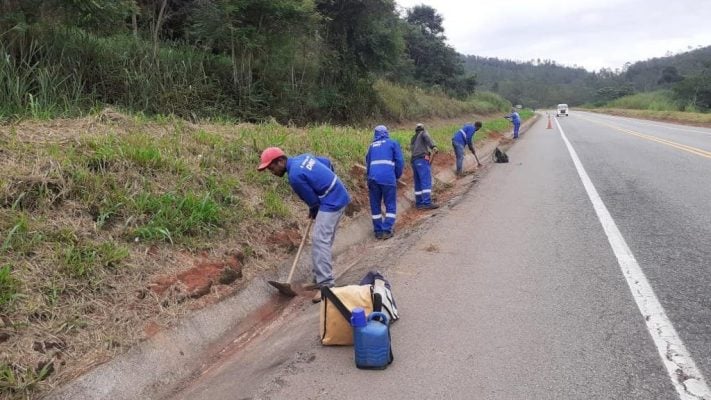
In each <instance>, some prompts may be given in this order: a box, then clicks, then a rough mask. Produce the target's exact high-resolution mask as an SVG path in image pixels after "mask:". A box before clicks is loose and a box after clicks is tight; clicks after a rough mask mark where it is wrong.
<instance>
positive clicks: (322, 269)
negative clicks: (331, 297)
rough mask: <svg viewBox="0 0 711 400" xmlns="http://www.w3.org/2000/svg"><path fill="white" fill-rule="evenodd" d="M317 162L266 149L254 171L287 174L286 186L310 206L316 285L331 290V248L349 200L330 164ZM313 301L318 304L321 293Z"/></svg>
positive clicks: (308, 157)
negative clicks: (312, 221)
mask: <svg viewBox="0 0 711 400" xmlns="http://www.w3.org/2000/svg"><path fill="white" fill-rule="evenodd" d="M319 159H320V158H317V157H315V156H313V155H311V154H301V155H298V156H294V157H287V156H286V154H285V153H284V151H283V150H281V149H280V148H278V147H269V148H267V149H266V150H264V151H263V152H262V155H261V157H260V164H259V166H258V167H257V170H259V171H264V170H265V169H268V170H269V172H271V173H272V174H274V175H276V176H280V177H281V176H284V174H288V175H289V185H291V188H292V189H293V190H294V192H296V194H297V195H298V196H299V198H300V199H301V200H302V201H303V202H304V203H306V205H307V206H308V207H309V218H311V219H313V220H314V227H313V231H312V234H311V244H312V246H311V258H312V262H313V273H314V277H315V281H316V285H317V286H318V287H323V286H328V287H333V286H334V285H335V281H334V277H333V263H332V247H333V242H334V240H335V239H336V228H337V227H338V223H339V222H340V220H341V217H342V216H343V213H344V211H345V209H346V206H347V205H348V204H349V203H350V202H351V197H350V195H349V194H348V190H346V187H345V186H344V185H343V182H341V180H340V179H339V178H338V176H336V174H335V173H334V172H333V168H332V166H331V165H330V161H329V160H328V159H320V160H319ZM313 301H314V302H315V303H317V302H319V301H321V293H320V292H318V293H316V296H315V297H314V298H313Z"/></svg>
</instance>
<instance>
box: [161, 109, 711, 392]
mask: <svg viewBox="0 0 711 400" xmlns="http://www.w3.org/2000/svg"><path fill="white" fill-rule="evenodd" d="M554 120H555V118H554ZM557 120H558V122H554V123H553V129H546V122H547V121H546V119H545V118H544V119H542V120H541V121H539V122H538V123H537V124H536V125H535V126H533V127H532V128H531V129H530V130H529V131H528V132H527V133H526V134H525V135H524V136H523V137H522V139H520V140H519V141H518V142H517V143H516V144H515V145H514V146H513V147H512V148H511V149H510V150H509V156H510V160H511V162H510V163H509V164H497V165H490V166H488V167H487V171H486V172H485V173H484V174H483V175H482V176H481V177H480V179H479V181H478V182H477V183H476V184H474V185H473V186H472V187H471V190H469V191H468V192H467V193H466V194H465V195H463V196H462V197H461V198H459V199H458V201H456V202H453V203H452V204H451V206H450V207H447V208H444V209H441V210H440V211H438V212H436V213H435V215H433V216H432V217H431V218H430V219H428V220H427V223H424V224H421V226H420V227H419V228H417V229H415V230H413V231H412V232H409V233H408V234H401V235H398V236H396V238H394V239H392V240H389V241H387V242H375V241H373V242H371V243H368V244H366V245H364V246H362V247H359V248H354V249H352V251H351V252H350V253H349V254H346V255H344V256H343V258H341V259H339V260H338V262H349V259H348V257H350V259H353V260H355V261H354V263H355V266H354V268H352V270H351V272H349V273H348V274H347V275H346V276H343V277H341V278H339V283H340V284H349V283H355V282H356V281H357V280H358V278H359V276H360V275H362V273H363V271H365V270H367V269H369V268H371V267H374V266H378V267H379V268H380V269H381V270H382V271H384V272H385V274H386V276H387V277H388V278H389V279H390V280H391V281H392V283H393V293H394V294H395V296H396V300H397V301H398V304H399V306H400V311H401V314H402V319H401V320H400V321H398V322H397V323H396V324H395V325H393V327H392V337H393V350H394V353H395V362H394V363H393V364H392V365H391V366H390V367H389V368H388V369H387V370H385V371H362V370H358V369H356V368H355V366H354V363H353V350H352V348H351V347H321V346H320V345H319V344H318V339H317V331H318V328H317V321H318V306H313V305H311V304H310V303H309V302H308V301H307V299H296V300H293V301H292V302H291V303H289V304H288V305H287V306H286V312H285V313H284V314H283V315H282V317H281V318H280V319H279V320H278V321H274V322H272V323H269V324H265V325H264V326H263V327H262V329H261V330H260V331H259V332H258V334H255V335H253V336H252V337H250V338H248V339H245V338H243V339H242V340H240V341H238V342H236V343H235V344H234V345H233V346H231V347H228V348H226V349H225V352H224V355H223V356H222V357H221V358H219V359H217V360H214V362H212V363H209V365H206V366H205V369H204V371H203V373H202V374H201V376H198V377H196V378H195V379H193V380H191V381H190V382H185V384H184V385H183V386H182V387H181V388H180V390H178V391H176V392H175V393H173V394H171V395H170V396H169V397H170V398H178V399H248V398H249V399H358V398H388V399H645V400H646V399H679V398H682V399H694V398H704V397H706V398H707V400H711V393H709V392H708V385H707V384H706V383H705V382H704V377H703V376H706V377H707V378H708V377H711V211H710V210H709V208H710V207H711V174H710V173H709V171H711V130H708V129H701V128H689V127H681V126H675V125H670V124H661V123H652V122H648V121H636V120H633V119H624V118H615V117H609V116H600V115H595V114H588V113H581V112H575V111H573V112H572V113H571V114H570V116H569V117H560V118H558V119H557ZM561 131H562V132H561ZM566 139H567V141H568V142H569V143H570V146H571V147H572V149H574V152H575V154H577V155H576V156H575V157H577V158H578V160H579V166H578V167H582V168H583V169H584V171H585V173H584V174H581V173H579V169H578V168H576V165H575V162H574V159H575V157H574V156H572V155H571V152H570V151H569V150H568V147H567V145H566ZM583 175H585V176H587V177H589V182H590V184H591V185H592V186H593V187H594V189H593V190H594V191H595V192H596V193H597V194H598V195H599V198H598V200H597V201H594V196H592V197H591V195H590V194H589V193H590V188H589V187H585V186H584V184H583V182H584V181H583V178H581V176H583ZM591 199H593V200H591ZM601 205H602V207H603V208H604V209H605V210H606V211H605V212H609V214H605V212H603V213H602V214H605V215H607V217H608V218H609V220H606V219H605V218H604V215H603V217H600V215H601V211H600V206H601ZM596 207H597V208H596ZM610 221H612V222H610ZM613 228H614V229H613ZM615 234H618V235H619V236H615ZM611 235H612V236H611ZM620 249H622V250H620ZM621 251H622V252H623V253H624V251H627V252H628V253H624V254H621V253H620V252H621ZM635 268H637V270H635ZM645 282H648V283H649V286H648V287H646V286H644V285H645ZM645 290H647V291H646V292H645ZM650 293H651V294H650ZM645 296H646V297H645ZM640 298H641V300H640ZM638 304H641V305H639V306H638ZM660 346H661V347H660ZM689 378H691V379H689ZM687 379H689V380H687ZM706 382H708V380H706ZM685 385H689V386H690V388H687V387H685ZM687 389H688V390H687ZM689 391H691V392H694V393H696V396H694V395H692V394H690V393H689Z"/></svg>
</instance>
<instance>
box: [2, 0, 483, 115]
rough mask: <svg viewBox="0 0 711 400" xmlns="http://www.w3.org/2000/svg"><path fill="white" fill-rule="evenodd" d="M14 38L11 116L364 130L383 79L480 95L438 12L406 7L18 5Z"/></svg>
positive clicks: (209, 1) (11, 1)
mask: <svg viewBox="0 0 711 400" xmlns="http://www.w3.org/2000/svg"><path fill="white" fill-rule="evenodd" d="M0 35H1V36H0V39H1V41H0V67H1V68H0V82H2V84H1V85H0V116H1V115H5V116H8V115H9V116H13V115H14V116H17V115H19V116H22V115H24V114H27V113H30V115H32V116H47V117H51V116H54V115H73V114H77V113H81V112H84V111H86V110H88V109H91V108H92V107H97V106H99V105H105V104H109V105H116V106H120V107H122V108H124V109H127V110H129V111H140V112H145V113H149V114H150V113H158V114H175V115H179V116H182V117H186V118H199V117H227V118H236V119H239V120H246V121H260V120H265V119H269V118H275V119H277V120H278V121H280V122H292V121H293V122H302V123H305V122H314V121H357V120H359V119H361V118H364V117H368V116H373V115H377V114H378V112H379V104H378V102H379V99H378V98H377V96H376V95H375V90H374V84H375V83H376V82H377V81H378V80H382V79H386V80H388V81H389V82H392V83H395V84H398V85H409V86H411V87H413V88H414V87H418V88H420V89H425V90H428V91H431V92H435V93H439V94H442V95H448V96H450V97H454V98H458V99H466V98H467V97H468V96H469V95H471V94H472V93H473V92H474V90H475V86H476V81H475V79H474V77H473V76H472V75H471V74H467V73H466V71H465V70H464V67H463V61H462V59H461V57H460V56H459V54H458V53H457V52H456V51H455V50H454V49H453V48H452V47H450V46H449V45H447V44H446V43H445V40H446V36H445V34H444V28H443V27H442V17H441V16H440V15H439V14H438V13H437V12H436V10H434V9H433V8H431V7H428V6H417V7H414V8H411V9H408V10H405V11H404V12H403V11H401V10H398V9H397V8H396V4H395V2H394V1H393V0H92V1H83V0H6V1H3V2H2V3H1V5H0Z"/></svg>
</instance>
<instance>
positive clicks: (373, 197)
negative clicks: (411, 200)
mask: <svg viewBox="0 0 711 400" xmlns="http://www.w3.org/2000/svg"><path fill="white" fill-rule="evenodd" d="M404 163H405V161H404V160H403V157H402V150H401V149H400V144H399V143H398V142H396V141H394V140H392V139H390V135H389V133H388V128H386V127H385V126H384V125H378V126H376V127H375V130H374V132H373V142H372V143H371V144H370V147H368V153H367V154H366V155H365V165H366V174H367V177H368V197H369V198H370V211H371V214H372V216H373V230H374V231H375V238H376V239H390V238H391V237H393V229H394V227H395V217H396V213H397V180H398V179H400V176H402V168H403V165H404ZM382 203H385V217H383V211H382Z"/></svg>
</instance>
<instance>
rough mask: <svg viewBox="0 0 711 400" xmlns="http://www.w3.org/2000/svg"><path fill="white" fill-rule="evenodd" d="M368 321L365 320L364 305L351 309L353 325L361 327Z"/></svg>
mask: <svg viewBox="0 0 711 400" xmlns="http://www.w3.org/2000/svg"><path fill="white" fill-rule="evenodd" d="M367 324H368V323H367V322H366V321H365V310H364V309H363V308H362V307H356V308H354V309H353V311H351V326H352V327H354V328H361V327H364V326H366V325H367Z"/></svg>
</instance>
